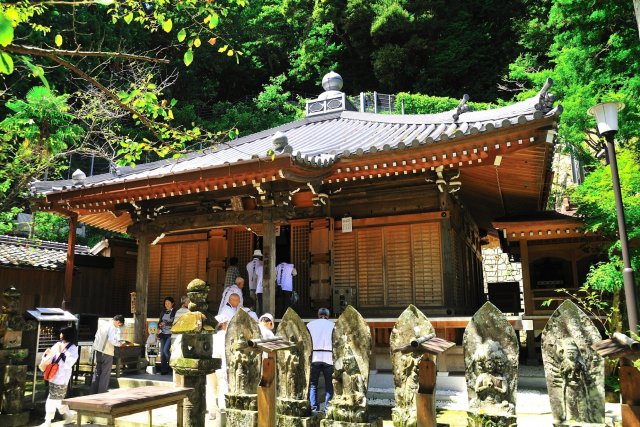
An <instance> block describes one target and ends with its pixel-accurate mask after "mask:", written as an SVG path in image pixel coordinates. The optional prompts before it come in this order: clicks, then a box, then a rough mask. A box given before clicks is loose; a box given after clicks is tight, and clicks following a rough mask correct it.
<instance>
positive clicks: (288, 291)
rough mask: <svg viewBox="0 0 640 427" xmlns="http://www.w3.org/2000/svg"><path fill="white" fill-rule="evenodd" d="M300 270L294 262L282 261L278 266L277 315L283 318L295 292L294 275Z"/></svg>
mask: <svg viewBox="0 0 640 427" xmlns="http://www.w3.org/2000/svg"><path fill="white" fill-rule="evenodd" d="M297 275H298V272H297V271H296V268H295V267H294V266H293V264H290V263H288V262H281V263H280V264H278V265H277V266H276V286H277V287H278V288H277V289H278V292H277V295H278V297H277V299H276V317H277V318H282V316H284V312H285V311H287V308H288V307H290V306H291V295H292V294H293V276H297Z"/></svg>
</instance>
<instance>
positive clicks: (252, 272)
mask: <svg viewBox="0 0 640 427" xmlns="http://www.w3.org/2000/svg"><path fill="white" fill-rule="evenodd" d="M247 274H248V277H249V295H251V298H253V299H254V300H255V301H256V308H257V312H258V313H262V277H263V264H262V251H261V250H260V249H256V250H255V251H253V259H252V260H251V261H249V263H248V264H247Z"/></svg>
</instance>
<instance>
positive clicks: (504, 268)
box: [482, 247, 524, 307]
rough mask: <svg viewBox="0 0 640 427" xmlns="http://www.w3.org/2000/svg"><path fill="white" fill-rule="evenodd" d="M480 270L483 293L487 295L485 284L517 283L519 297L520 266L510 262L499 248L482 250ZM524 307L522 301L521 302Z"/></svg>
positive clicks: (521, 292) (517, 263) (521, 293)
mask: <svg viewBox="0 0 640 427" xmlns="http://www.w3.org/2000/svg"><path fill="white" fill-rule="evenodd" d="M482 270H483V272H484V292H485V294H486V293H488V287H487V283H497V282H518V283H520V295H523V290H522V264H521V263H519V262H510V261H509V255H508V254H505V253H504V252H502V250H501V249H500V248H499V247H495V248H486V249H482ZM520 304H521V306H522V307H524V301H522V300H521V302H520Z"/></svg>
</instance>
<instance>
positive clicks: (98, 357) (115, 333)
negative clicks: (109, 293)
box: [91, 314, 124, 394]
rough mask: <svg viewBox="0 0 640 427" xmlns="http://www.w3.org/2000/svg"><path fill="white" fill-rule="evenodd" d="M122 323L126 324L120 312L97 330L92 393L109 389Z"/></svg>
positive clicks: (94, 342) (94, 346)
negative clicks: (114, 354)
mask: <svg viewBox="0 0 640 427" xmlns="http://www.w3.org/2000/svg"><path fill="white" fill-rule="evenodd" d="M122 325H124V316H123V315H121V314H118V315H117V316H114V317H113V319H111V321H110V322H105V323H104V324H103V325H102V326H101V327H99V328H98V331H97V332H96V337H95V339H94V340H93V357H94V362H95V366H96V368H95V371H93V378H92V380H91V394H96V393H104V392H106V391H107V390H108V389H109V378H111V365H113V353H114V348H115V347H119V346H120V328H121V327H122Z"/></svg>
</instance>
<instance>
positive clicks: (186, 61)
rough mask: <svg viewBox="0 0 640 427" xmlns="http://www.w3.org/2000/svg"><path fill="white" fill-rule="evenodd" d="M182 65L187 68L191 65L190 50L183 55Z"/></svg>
mask: <svg viewBox="0 0 640 427" xmlns="http://www.w3.org/2000/svg"><path fill="white" fill-rule="evenodd" d="M183 59H184V65H186V66H187V67H188V66H189V65H191V63H192V62H193V51H192V50H191V49H189V50H188V51H186V52H185V53H184V58H183Z"/></svg>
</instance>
